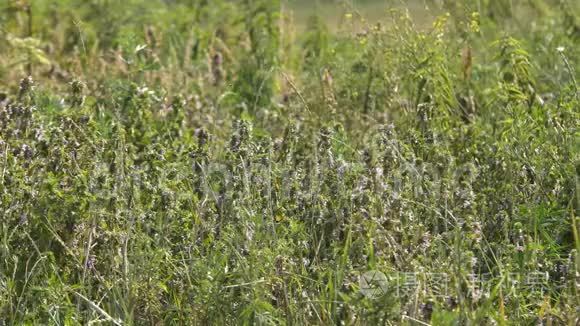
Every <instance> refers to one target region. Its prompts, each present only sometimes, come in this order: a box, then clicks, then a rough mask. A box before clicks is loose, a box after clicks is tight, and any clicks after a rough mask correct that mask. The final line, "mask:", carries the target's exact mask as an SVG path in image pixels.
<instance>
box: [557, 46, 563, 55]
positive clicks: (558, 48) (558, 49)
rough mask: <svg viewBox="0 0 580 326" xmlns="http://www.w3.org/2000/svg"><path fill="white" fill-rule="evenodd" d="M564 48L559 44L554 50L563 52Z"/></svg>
mask: <svg viewBox="0 0 580 326" xmlns="http://www.w3.org/2000/svg"><path fill="white" fill-rule="evenodd" d="M564 50H565V48H564V47H563V46H559V47H557V48H556V51H558V52H560V53H562V52H564Z"/></svg>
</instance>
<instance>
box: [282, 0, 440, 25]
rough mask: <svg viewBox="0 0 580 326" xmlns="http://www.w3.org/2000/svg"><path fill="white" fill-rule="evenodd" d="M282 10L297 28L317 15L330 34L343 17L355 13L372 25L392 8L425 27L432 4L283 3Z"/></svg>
mask: <svg viewBox="0 0 580 326" xmlns="http://www.w3.org/2000/svg"><path fill="white" fill-rule="evenodd" d="M282 4H283V6H284V9H285V10H288V11H291V12H292V13H293V16H294V19H295V22H296V23H297V26H298V28H300V27H303V26H304V25H305V23H306V22H307V21H308V18H309V17H310V16H312V15H320V16H321V17H322V18H324V20H325V21H326V23H327V25H328V27H329V28H330V29H331V30H336V29H338V28H339V26H340V25H341V23H342V22H343V21H344V18H345V14H348V13H354V14H356V15H360V16H361V17H362V18H364V19H366V21H367V22H368V23H375V22H377V21H379V20H381V19H382V18H384V17H385V16H386V15H387V14H388V11H389V10H391V9H394V8H397V9H401V8H406V9H408V11H409V14H410V16H411V17H412V18H413V20H414V22H415V23H416V24H417V25H418V26H419V27H422V26H425V25H426V24H429V23H430V22H431V21H432V20H433V18H432V17H433V16H434V14H435V8H434V7H435V6H434V5H433V1H425V0H411V1H404V0H282Z"/></svg>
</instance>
